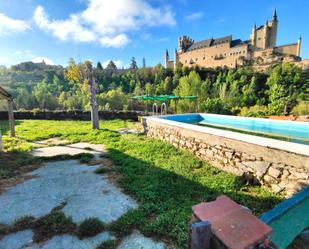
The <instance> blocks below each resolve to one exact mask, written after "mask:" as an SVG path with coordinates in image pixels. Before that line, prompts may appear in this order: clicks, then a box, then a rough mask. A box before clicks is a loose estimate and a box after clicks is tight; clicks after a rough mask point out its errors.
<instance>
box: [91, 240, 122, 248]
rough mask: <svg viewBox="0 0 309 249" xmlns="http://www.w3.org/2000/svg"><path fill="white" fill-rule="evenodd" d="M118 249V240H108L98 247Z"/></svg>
mask: <svg viewBox="0 0 309 249" xmlns="http://www.w3.org/2000/svg"><path fill="white" fill-rule="evenodd" d="M116 247H117V241H116V240H107V241H104V242H102V243H101V244H100V245H98V246H97V247H96V249H116Z"/></svg>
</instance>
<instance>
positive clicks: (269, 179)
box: [264, 175, 278, 184]
mask: <svg viewBox="0 0 309 249" xmlns="http://www.w3.org/2000/svg"><path fill="white" fill-rule="evenodd" d="M264 181H265V182H267V183H268V184H271V183H277V182H278V180H277V179H276V178H274V177H272V176H270V175H264Z"/></svg>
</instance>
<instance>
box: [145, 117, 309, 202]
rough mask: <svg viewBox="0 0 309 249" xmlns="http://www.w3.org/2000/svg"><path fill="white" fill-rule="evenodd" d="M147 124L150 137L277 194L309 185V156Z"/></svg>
mask: <svg viewBox="0 0 309 249" xmlns="http://www.w3.org/2000/svg"><path fill="white" fill-rule="evenodd" d="M146 123H147V124H146V126H147V127H146V132H147V135H148V136H150V137H156V138H159V139H161V140H164V141H167V142H169V143H171V144H173V145H174V146H175V147H180V148H184V149H186V150H189V151H191V152H192V153H194V154H195V155H196V156H198V157H199V158H200V159H202V160H205V161H208V162H209V163H210V164H211V165H213V166H215V167H217V168H219V169H221V170H224V171H226V172H230V173H233V174H235V175H238V176H244V177H246V178H247V179H248V180H250V181H253V182H258V183H260V184H262V185H266V186H268V187H270V188H271V189H272V190H273V191H274V192H276V193H278V192H282V191H285V193H286V195H287V196H291V195H293V194H294V193H295V192H297V191H299V190H301V189H302V188H303V187H304V186H306V185H309V158H308V157H306V156H303V155H297V154H293V153H290V152H286V151H280V150H277V149H273V148H267V147H263V146H259V145H254V144H249V143H246V142H242V141H236V140H232V139H228V138H225V137H219V136H215V135H211V134H205V133H202V132H197V131H193V130H189V129H184V128H180V127H174V126H170V125H166V124H161V123H158V122H155V121H148V120H147V121H146ZM144 125H145V124H144Z"/></svg>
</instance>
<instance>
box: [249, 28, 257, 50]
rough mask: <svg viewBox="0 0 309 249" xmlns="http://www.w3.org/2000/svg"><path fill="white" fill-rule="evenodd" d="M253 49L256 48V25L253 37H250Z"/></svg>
mask: <svg viewBox="0 0 309 249" xmlns="http://www.w3.org/2000/svg"><path fill="white" fill-rule="evenodd" d="M250 41H251V45H252V47H256V24H254V26H253V29H252V33H251V37H250Z"/></svg>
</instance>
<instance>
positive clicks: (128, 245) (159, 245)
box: [117, 232, 167, 249]
mask: <svg viewBox="0 0 309 249" xmlns="http://www.w3.org/2000/svg"><path fill="white" fill-rule="evenodd" d="M133 248H134V249H166V248H167V247H166V246H165V244H164V243H163V242H160V241H159V242H156V241H154V240H152V239H150V238H147V237H145V236H144V235H142V234H141V233H140V232H134V233H133V234H131V235H130V236H128V237H126V238H124V239H123V241H122V242H121V243H120V245H119V246H118V247H117V249H133Z"/></svg>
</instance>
